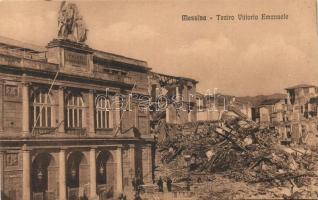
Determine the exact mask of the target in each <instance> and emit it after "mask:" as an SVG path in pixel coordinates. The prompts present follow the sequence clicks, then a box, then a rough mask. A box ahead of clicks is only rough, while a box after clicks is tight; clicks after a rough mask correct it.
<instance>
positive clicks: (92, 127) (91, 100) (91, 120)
mask: <svg viewBox="0 0 318 200" xmlns="http://www.w3.org/2000/svg"><path fill="white" fill-rule="evenodd" d="M94 110H95V109H94V91H93V90H89V93H88V114H89V121H88V133H89V135H90V136H94V135H95V121H94Z"/></svg>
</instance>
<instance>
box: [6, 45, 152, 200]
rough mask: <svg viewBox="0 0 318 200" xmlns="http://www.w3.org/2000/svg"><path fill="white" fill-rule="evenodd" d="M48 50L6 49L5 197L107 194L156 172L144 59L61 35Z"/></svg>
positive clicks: (96, 196)
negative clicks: (143, 104)
mask: <svg viewBox="0 0 318 200" xmlns="http://www.w3.org/2000/svg"><path fill="white" fill-rule="evenodd" d="M42 49H45V51H44V52H43V51H39V49H36V48H33V47H30V46H27V45H25V44H23V43H19V42H12V40H5V41H4V42H1V51H0V164H1V166H0V183H1V184H0V186H1V188H0V189H1V195H2V196H1V197H2V198H1V199H4V200H20V199H23V200H30V199H33V200H42V199H49V200H51V199H52V200H53V199H54V200H55V199H59V200H69V199H75V198H77V197H81V196H82V197H83V196H86V197H89V198H90V199H106V198H108V197H114V196H116V195H117V194H119V193H125V192H126V191H132V179H133V178H136V177H137V178H140V179H141V180H142V182H143V183H144V184H148V183H152V178H153V172H152V171H153V166H152V164H153V152H152V149H153V137H151V135H150V131H149V129H150V128H149V113H148V112H147V111H141V110H140V109H138V101H139V100H138V98H135V97H136V96H141V95H143V96H149V94H148V73H149V71H150V68H149V67H148V66H147V63H146V62H144V61H140V60H136V59H131V58H127V57H123V56H119V55H115V54H110V53H106V52H102V51H98V50H94V49H91V48H89V47H88V46H87V45H85V44H83V43H79V42H73V41H70V40H66V39H54V40H52V41H51V42H50V43H48V45H47V47H46V48H42Z"/></svg>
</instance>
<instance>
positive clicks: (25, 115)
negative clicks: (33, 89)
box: [21, 83, 30, 136]
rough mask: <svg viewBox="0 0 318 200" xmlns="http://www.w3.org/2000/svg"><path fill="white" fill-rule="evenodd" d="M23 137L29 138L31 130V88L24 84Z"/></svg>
mask: <svg viewBox="0 0 318 200" xmlns="http://www.w3.org/2000/svg"><path fill="white" fill-rule="evenodd" d="M21 93H22V135H23V136H28V135H29V133H30V130H29V86H28V83H22V91H21Z"/></svg>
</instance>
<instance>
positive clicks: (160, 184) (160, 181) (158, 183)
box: [157, 176, 163, 192]
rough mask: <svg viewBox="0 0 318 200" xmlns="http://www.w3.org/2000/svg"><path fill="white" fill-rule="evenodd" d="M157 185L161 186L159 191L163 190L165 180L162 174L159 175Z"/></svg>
mask: <svg viewBox="0 0 318 200" xmlns="http://www.w3.org/2000/svg"><path fill="white" fill-rule="evenodd" d="M157 185H158V187H159V192H163V181H162V178H161V176H160V177H159V180H158V182H157Z"/></svg>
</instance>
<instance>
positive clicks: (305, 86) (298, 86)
mask: <svg viewBox="0 0 318 200" xmlns="http://www.w3.org/2000/svg"><path fill="white" fill-rule="evenodd" d="M310 87H317V86H315V85H309V84H299V85H295V86H292V87H288V88H285V89H286V90H293V89H297V88H310Z"/></svg>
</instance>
